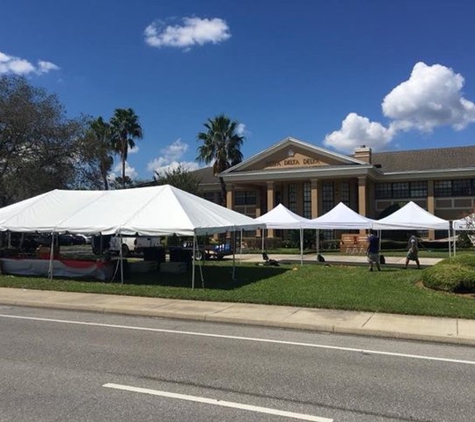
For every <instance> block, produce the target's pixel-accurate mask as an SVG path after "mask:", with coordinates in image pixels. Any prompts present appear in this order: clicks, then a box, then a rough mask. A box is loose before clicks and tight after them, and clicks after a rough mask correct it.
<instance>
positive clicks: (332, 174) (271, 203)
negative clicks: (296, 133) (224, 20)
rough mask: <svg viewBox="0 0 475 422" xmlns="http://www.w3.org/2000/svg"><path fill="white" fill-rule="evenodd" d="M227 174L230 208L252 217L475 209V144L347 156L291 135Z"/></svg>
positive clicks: (206, 179) (207, 174)
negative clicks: (346, 210) (337, 209)
mask: <svg viewBox="0 0 475 422" xmlns="http://www.w3.org/2000/svg"><path fill="white" fill-rule="evenodd" d="M194 174H195V175H197V176H198V177H200V178H201V179H202V182H201V187H202V190H203V192H204V196H205V198H207V199H209V200H211V201H214V202H218V203H219V202H220V194H221V193H220V192H221V190H220V184H219V180H218V177H216V176H215V175H213V174H212V169H211V168H205V169H201V170H198V171H196V172H195V173H194ZM220 176H221V177H222V178H223V179H224V181H225V183H226V187H227V191H228V193H227V206H228V207H229V208H233V209H234V210H236V211H238V212H241V213H243V214H246V215H248V216H251V217H258V216H260V215H262V214H264V213H266V212H267V211H269V210H271V209H272V208H274V207H275V206H276V205H278V204H279V203H282V204H284V205H285V206H286V207H287V208H289V209H290V210H292V211H294V212H296V213H297V214H299V215H302V216H304V217H307V218H315V217H318V216H320V215H322V214H324V213H326V212H327V211H329V210H330V209H331V208H333V207H334V206H335V205H336V204H338V203H339V202H343V203H345V204H346V205H348V206H349V207H350V208H352V209H353V210H355V211H357V212H358V213H360V214H361V215H364V216H367V217H371V218H379V216H380V213H381V212H383V211H385V210H386V209H387V208H389V207H391V206H392V205H393V204H398V205H404V204H405V203H407V202H408V201H414V202H415V203H417V204H418V205H420V206H421V207H423V208H425V209H426V210H428V211H429V212H431V213H432V214H435V215H436V216H438V217H441V218H444V219H448V220H453V219H456V218H460V217H462V216H464V215H466V214H467V213H469V212H470V211H471V210H473V208H474V205H475V146H474V147H472V146H469V147H454V148H437V149H423V150H413V151H393V152H380V153H373V152H372V151H371V148H368V147H365V146H362V147H360V148H356V150H355V151H354V154H353V155H343V154H339V153H336V152H333V151H329V150H327V149H324V148H321V147H318V146H315V145H312V144H308V143H306V142H302V141H300V140H298V139H295V138H291V137H289V138H286V139H284V140H282V141H280V142H278V143H276V144H274V145H273V146H271V147H269V148H268V149H266V150H264V151H262V152H260V153H258V154H256V155H254V156H252V157H250V158H249V159H247V160H245V161H243V162H241V163H240V164H238V165H236V166H234V167H232V168H230V169H228V170H226V171H225V172H223V173H221V175H220ZM270 235H271V236H272V235H273V233H270ZM428 236H429V238H434V237H436V236H437V234H436V233H433V232H429V233H428ZM444 236H446V233H445V234H444Z"/></svg>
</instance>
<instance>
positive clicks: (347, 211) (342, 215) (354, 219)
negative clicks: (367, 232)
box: [311, 202, 374, 230]
mask: <svg viewBox="0 0 475 422" xmlns="http://www.w3.org/2000/svg"><path fill="white" fill-rule="evenodd" d="M311 222H312V227H313V228H317V229H335V230H357V229H370V228H372V226H373V222H374V220H372V219H371V218H367V217H363V216H362V215H360V214H358V213H357V212H356V211H353V210H352V209H351V208H350V207H348V206H347V205H345V204H344V203H343V202H340V203H339V204H338V205H336V206H335V207H333V208H332V209H331V210H330V211H328V212H327V213H325V214H323V215H321V216H320V217H317V218H314V219H313V220H311Z"/></svg>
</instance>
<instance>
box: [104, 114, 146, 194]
mask: <svg viewBox="0 0 475 422" xmlns="http://www.w3.org/2000/svg"><path fill="white" fill-rule="evenodd" d="M110 126H111V135H112V137H111V140H112V147H113V148H114V150H115V151H116V152H117V153H118V154H119V155H120V159H121V161H122V179H121V180H122V188H125V181H126V178H125V177H126V176H125V162H126V161H127V156H128V152H129V148H134V147H135V141H134V139H142V136H143V131H142V126H140V123H139V118H138V116H137V115H136V114H135V111H134V110H132V109H131V108H127V109H123V108H118V109H116V110H115V111H114V115H113V116H112V118H111V121H110Z"/></svg>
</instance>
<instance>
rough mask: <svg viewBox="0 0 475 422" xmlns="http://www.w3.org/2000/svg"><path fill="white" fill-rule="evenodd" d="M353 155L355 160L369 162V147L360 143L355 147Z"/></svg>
mask: <svg viewBox="0 0 475 422" xmlns="http://www.w3.org/2000/svg"><path fill="white" fill-rule="evenodd" d="M354 157H355V158H356V159H357V160H360V161H365V162H366V163H368V164H371V161H372V159H371V148H370V147H367V146H366V145H361V146H360V147H358V148H355V154H354Z"/></svg>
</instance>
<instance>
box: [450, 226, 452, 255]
mask: <svg viewBox="0 0 475 422" xmlns="http://www.w3.org/2000/svg"><path fill="white" fill-rule="evenodd" d="M451 225H452V223H449V258H450V257H451V256H452V248H451V246H450V232H451V230H450V227H451Z"/></svg>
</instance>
